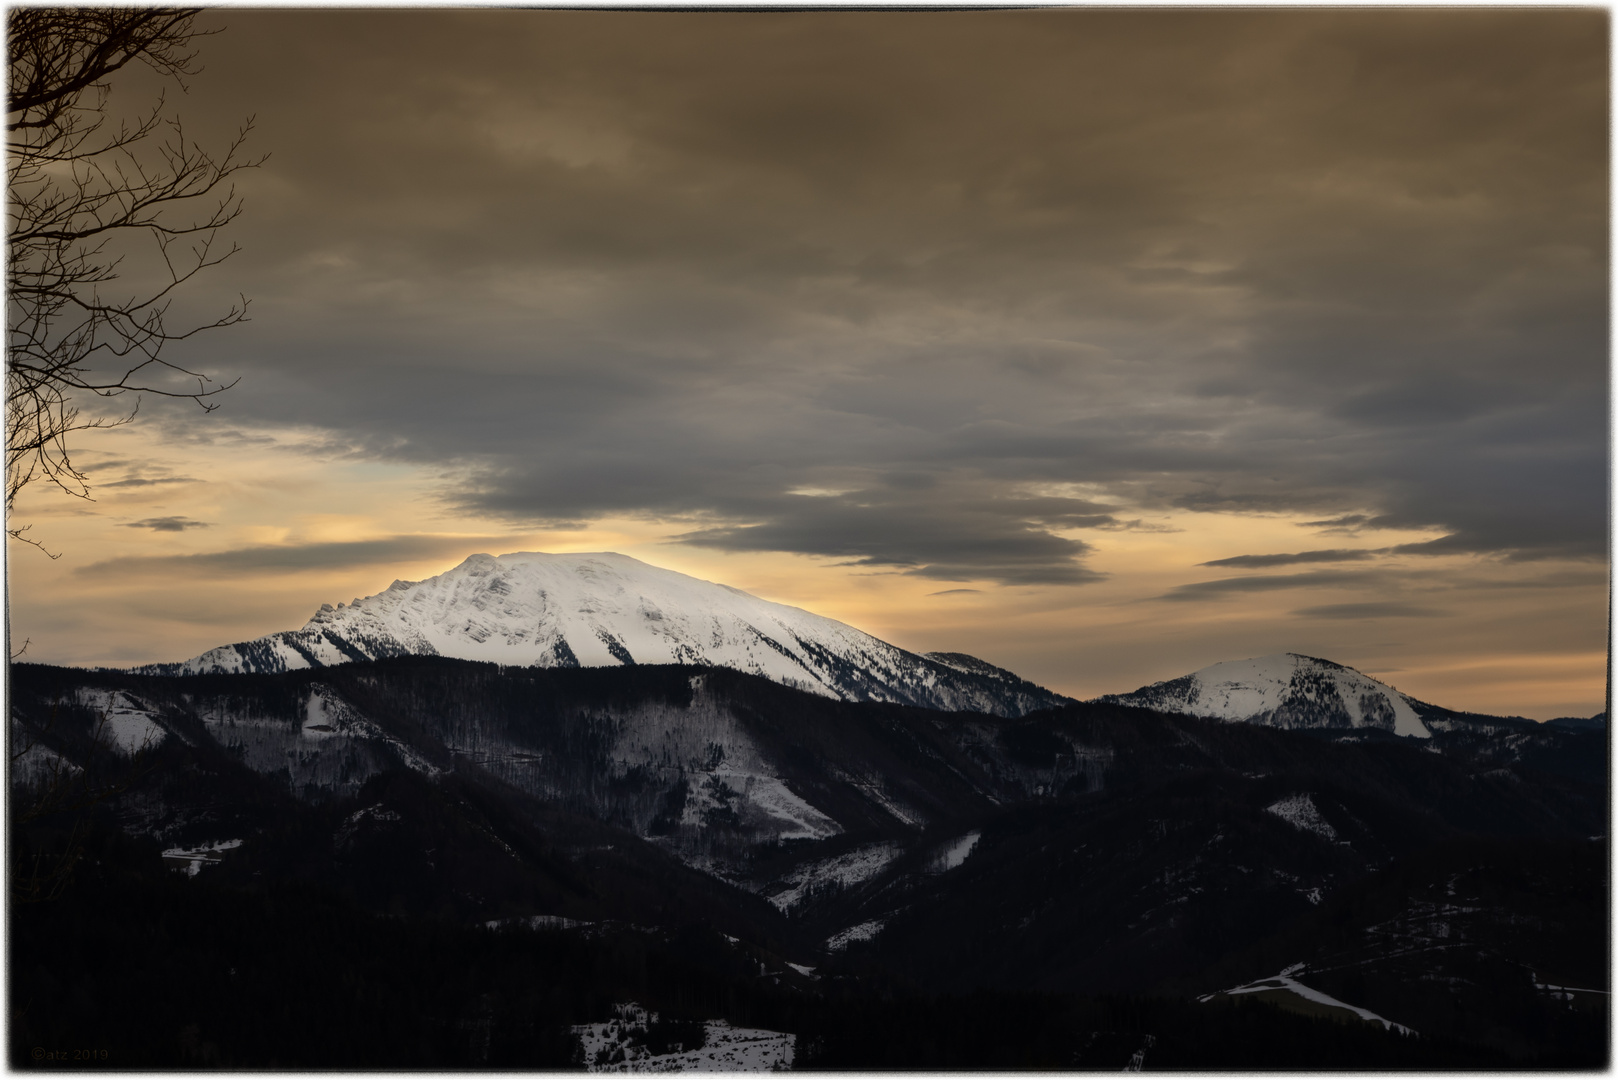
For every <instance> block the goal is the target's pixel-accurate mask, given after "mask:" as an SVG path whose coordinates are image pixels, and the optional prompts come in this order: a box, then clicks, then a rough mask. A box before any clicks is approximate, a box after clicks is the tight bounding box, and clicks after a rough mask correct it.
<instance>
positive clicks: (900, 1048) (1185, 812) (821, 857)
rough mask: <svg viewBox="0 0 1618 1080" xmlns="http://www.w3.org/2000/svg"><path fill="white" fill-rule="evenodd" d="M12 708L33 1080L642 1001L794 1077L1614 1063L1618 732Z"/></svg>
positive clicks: (264, 696) (345, 670) (424, 707)
mask: <svg viewBox="0 0 1618 1080" xmlns="http://www.w3.org/2000/svg"><path fill="white" fill-rule="evenodd" d="M11 700H12V709H13V742H14V748H15V750H16V751H20V754H19V756H18V757H17V759H16V761H15V762H14V767H13V793H12V799H13V814H12V840H13V847H12V855H13V866H12V872H13V899H14V901H18V900H22V901H28V902H14V904H13V909H12V927H11V929H12V936H11V940H12V941H13V942H14V943H16V944H15V946H14V950H13V965H12V971H11V979H12V984H11V991H12V993H11V1001H12V1003H13V1005H12V1008H13V1015H12V1029H11V1030H12V1045H11V1052H12V1060H13V1062H14V1063H16V1064H18V1065H20V1066H27V1065H28V1064H29V1063H30V1059H29V1055H30V1054H32V1053H33V1047H34V1046H40V1047H46V1048H51V1047H58V1046H72V1045H77V1044H80V1043H82V1044H84V1045H86V1046H92V1047H94V1046H106V1047H111V1046H117V1047H121V1048H122V1049H121V1050H120V1051H119V1052H120V1053H121V1054H123V1055H124V1056H123V1057H121V1058H120V1059H119V1060H120V1062H121V1063H123V1064H125V1065H128V1066H137V1065H140V1066H149V1067H178V1066H183V1065H186V1064H193V1065H215V1066H220V1067H270V1066H281V1067H292V1068H296V1067H328V1068H339V1067H365V1066H374V1067H411V1066H419V1067H452V1066H455V1065H486V1066H490V1067H493V1066H497V1065H510V1066H512V1067H534V1068H538V1067H566V1066H567V1065H568V1063H569V1062H570V1061H572V1060H573V1058H572V1055H573V1054H574V1053H575V1051H576V1050H577V1042H576V1040H575V1039H574V1038H573V1037H572V1035H571V1034H570V1031H569V1028H570V1026H571V1025H574V1024H582V1023H586V1022H594V1021H600V1020H604V1019H606V1018H607V1016H608V1011H609V1010H610V1009H611V1007H612V1006H613V1005H614V1004H617V1003H622V1002H626V1001H637V1002H639V1003H640V1004H641V1005H643V1006H646V1007H647V1008H651V1009H653V1010H656V1011H660V1012H662V1013H663V1014H665V1019H664V1020H663V1021H659V1023H668V1024H687V1025H688V1026H687V1027H686V1028H680V1029H679V1030H680V1031H689V1030H694V1029H691V1028H690V1027H689V1024H690V1023H691V1022H694V1021H696V1020H714V1019H718V1018H726V1019H729V1020H730V1021H731V1022H732V1023H733V1024H737V1025H741V1026H755V1027H761V1028H767V1029H770V1030H775V1031H784V1032H790V1033H792V1034H793V1035H795V1036H796V1037H797V1058H796V1059H795V1062H794V1064H795V1067H798V1068H803V1067H816V1066H819V1067H826V1068H843V1067H847V1068H856V1067H857V1068H888V1067H899V1066H902V1065H908V1066H910V1067H925V1068H949V1067H962V1068H972V1067H975V1068H1002V1067H1003V1068H1013V1067H1041V1068H1071V1067H1078V1068H1086V1067H1094V1068H1109V1069H1118V1068H1122V1067H1123V1066H1124V1065H1125V1064H1127V1063H1129V1062H1130V1061H1131V1060H1132V1059H1133V1058H1135V1057H1136V1056H1141V1062H1143V1063H1144V1067H1146V1068H1153V1067H1170V1066H1171V1065H1172V1066H1173V1067H1177V1068H1190V1067H1208V1068H1225V1067H1229V1068H1261V1067H1286V1068H1301V1067H1343V1068H1349V1067H1353V1068H1360V1067H1364V1068H1373V1067H1383V1066H1387V1067H1408V1068H1417V1067H1468V1068H1472V1067H1476V1068H1488V1067H1510V1066H1520V1067H1539V1066H1549V1065H1566V1066H1572V1065H1584V1066H1588V1065H1591V1064H1598V1063H1599V1062H1601V1061H1604V1060H1605V1054H1606V1036H1605V1030H1606V1029H1605V1017H1606V1009H1607V998H1606V995H1605V991H1606V990H1608V989H1609V987H1608V986H1607V983H1606V981H1605V980H1606V974H1605V973H1606V967H1605V963H1604V961H1603V962H1600V963H1596V962H1594V961H1593V960H1592V959H1591V958H1594V957H1605V955H1606V948H1607V943H1606V921H1605V916H1606V911H1607V903H1608V901H1607V881H1608V879H1607V865H1608V864H1607V844H1606V840H1605V837H1604V834H1605V831H1606V824H1605V822H1606V797H1607V793H1606V783H1605V774H1604V771H1601V772H1599V773H1597V772H1596V771H1595V769H1594V768H1593V766H1592V765H1591V760H1593V759H1599V760H1604V758H1603V757H1601V755H1603V754H1604V752H1605V737H1606V736H1605V732H1604V730H1601V729H1597V730H1588V729H1576V728H1569V727H1567V726H1563V727H1557V728H1531V729H1530V728H1522V727H1520V726H1517V725H1511V724H1505V725H1503V726H1502V730H1504V731H1505V732H1506V735H1505V736H1503V737H1500V738H1497V739H1494V740H1492V741H1491V740H1490V738H1489V737H1488V729H1487V727H1486V726H1484V725H1480V724H1476V723H1474V724H1472V725H1471V726H1469V727H1466V728H1464V729H1462V730H1460V731H1459V733H1458V734H1456V733H1450V732H1443V731H1441V732H1439V733H1437V734H1436V735H1435V737H1434V738H1433V739H1431V740H1415V739H1406V738H1399V737H1396V736H1393V735H1390V734H1386V733H1382V732H1371V733H1367V732H1360V731H1339V732H1297V731H1286V730H1277V729H1273V728H1265V727H1256V726H1249V725H1243V724H1231V723H1223V722H1219V721H1212V720H1198V719H1194V718H1188V717H1184V716H1172V715H1166V714H1161V713H1155V712H1151V711H1149V710H1144V709H1137V708H1129V707H1125V706H1120V705H1103V704H1074V705H1070V706H1066V707H1063V708H1059V709H1052V710H1047V711H1044V712H1039V713H1034V714H1031V715H1030V716H1027V717H1023V718H1019V719H1006V718H1001V717H990V716H984V715H980V714H969V713H944V712H938V711H934V710H926V709H916V708H909V707H903V706H896V705H883V704H874V703H858V704H856V703H846V702H838V701H834V700H830V699H827V698H823V697H817V696H814V695H810V694H805V693H800V692H797V691H794V690H791V689H788V688H785V687H782V686H779V685H776V684H774V683H770V682H768V681H766V680H763V679H760V678H755V677H751V676H746V675H742V674H739V673H735V672H729V671H725V670H723V669H712V668H691V667H652V666H641V667H633V668H620V669H573V670H534V669H502V668H499V667H496V666H494V665H487V664H475V663H470V662H464V661H452V660H445V659H442V658H431V657H428V658H420V657H407V658H397V659H393V660H386V661H379V662H375V663H365V664H359V663H356V664H349V665H344V666H341V667H338V668H331V669H325V670H320V671H304V672H289V673H282V674H276V675H231V676H192V677H183V678H175V677H161V676H134V675H128V674H120V673H87V672H82V671H72V670H67V669H58V668H48V667H42V666H36V665H16V666H14V667H13V670H12V695H11ZM1592 777H1596V780H1597V781H1598V782H1593V781H1592ZM66 796H71V797H66ZM30 883H32V884H30ZM35 886H41V887H35ZM53 953H56V954H58V956H59V958H60V963H58V962H56V961H54V960H53V959H52V954H53ZM1278 972H1286V973H1288V974H1284V975H1278V974H1277V973H1278ZM143 980H145V981H146V983H145V984H146V985H147V986H149V987H152V988H156V989H154V990H153V991H151V992H142V991H141V990H140V989H139V987H141V986H142V984H143V983H142V981H143ZM1265 980H1269V981H1268V982H1266V981H1265ZM1294 987H1302V988H1303V989H1302V990H1298V989H1294ZM158 991H160V992H158ZM1311 994H1312V995H1315V997H1310V996H1309V995H1311ZM1322 1001H1324V1002H1326V1003H1327V1004H1322ZM1331 1003H1335V1004H1331ZM1356 1010H1357V1012H1356ZM1366 1016H1371V1017H1374V1018H1375V1019H1369V1020H1368V1019H1365V1017H1366ZM951 1017H953V1018H954V1019H953V1020H950V1019H949V1018H951ZM989 1018H994V1020H993V1022H992V1023H991V1022H990V1019H989ZM1384 1021H1386V1023H1384ZM1392 1024H1397V1025H1399V1026H1400V1028H1407V1029H1413V1030H1414V1031H1415V1032H1416V1033H1418V1035H1419V1037H1417V1036H1407V1035H1401V1034H1400V1033H1399V1029H1398V1028H1392V1027H1390V1026H1389V1025H1392ZM654 1028H655V1030H653V1031H651V1033H650V1034H644V1033H643V1034H637V1035H635V1038H645V1039H651V1040H652V1043H655V1044H656V1045H658V1046H663V1045H665V1044H667V1045H673V1044H674V1043H676V1042H678V1040H677V1039H674V1036H673V1035H671V1034H669V1032H672V1031H674V1030H675V1029H674V1028H668V1029H666V1030H665V1029H664V1028H661V1027H656V1025H654ZM340 1032H346V1035H344V1036H339V1034H338V1033H340ZM660 1032H661V1034H659V1033H660ZM1243 1033H1245V1034H1243ZM1238 1035H1241V1036H1242V1037H1238ZM98 1040H99V1041H98ZM1148 1040H1149V1041H1148ZM687 1041H689V1039H688V1040H687ZM646 1045H651V1044H646ZM682 1045H683V1044H682ZM579 1064H581V1065H582V1064H586V1063H583V1062H580V1063H579ZM1137 1064H1140V1062H1137Z"/></svg>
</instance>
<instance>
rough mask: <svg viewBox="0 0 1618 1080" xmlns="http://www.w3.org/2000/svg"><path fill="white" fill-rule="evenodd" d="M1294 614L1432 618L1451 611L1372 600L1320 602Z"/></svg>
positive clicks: (1300, 609) (1323, 617)
mask: <svg viewBox="0 0 1618 1080" xmlns="http://www.w3.org/2000/svg"><path fill="white" fill-rule="evenodd" d="M1292 614H1294V615H1299V616H1302V617H1304V618H1308V619H1430V618H1435V617H1437V616H1441V615H1447V614H1449V612H1447V611H1443V610H1441V609H1439V608H1432V607H1422V606H1420V605H1419V604H1401V603H1398V602H1397V601H1380V602H1378V601H1372V602H1370V603H1365V604H1320V605H1318V606H1316V607H1306V608H1298V609H1297V610H1296V611H1294V612H1293V613H1292Z"/></svg>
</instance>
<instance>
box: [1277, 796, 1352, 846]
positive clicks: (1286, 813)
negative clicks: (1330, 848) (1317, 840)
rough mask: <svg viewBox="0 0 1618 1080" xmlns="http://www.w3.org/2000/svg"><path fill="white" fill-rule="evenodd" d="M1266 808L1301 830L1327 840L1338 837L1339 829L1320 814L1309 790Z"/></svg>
mask: <svg viewBox="0 0 1618 1080" xmlns="http://www.w3.org/2000/svg"><path fill="white" fill-rule="evenodd" d="M1264 809H1265V811H1266V812H1267V813H1271V814H1274V815H1275V816H1276V817H1278V818H1280V819H1281V820H1282V821H1284V822H1286V823H1287V824H1288V825H1291V826H1292V827H1293V828H1294V829H1297V830H1299V831H1300V832H1312V833H1314V834H1315V835H1316V836H1319V837H1322V838H1324V839H1326V840H1332V841H1335V840H1336V839H1337V830H1336V829H1334V828H1332V827H1331V823H1330V822H1328V821H1327V820H1326V819H1325V818H1323V817H1321V816H1320V809H1319V808H1318V807H1317V806H1315V801H1314V799H1312V798H1310V796H1309V794H1308V793H1307V792H1303V793H1300V794H1296V795H1288V796H1287V797H1286V798H1284V799H1281V800H1279V801H1278V802H1273V803H1271V804H1270V805H1269V806H1266V807H1265V808H1264Z"/></svg>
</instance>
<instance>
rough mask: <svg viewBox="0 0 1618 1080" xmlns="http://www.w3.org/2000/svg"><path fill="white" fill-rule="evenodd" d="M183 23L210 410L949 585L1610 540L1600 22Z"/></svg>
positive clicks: (485, 18)
mask: <svg viewBox="0 0 1618 1080" xmlns="http://www.w3.org/2000/svg"><path fill="white" fill-rule="evenodd" d="M210 18H212V19H215V20H217V21H218V22H219V23H222V24H225V25H228V27H229V29H228V31H227V32H226V33H225V34H223V35H221V36H220V37H218V38H215V39H212V40H210V41H209V42H208V43H207V46H206V55H205V59H206V61H207V64H208V67H209V70H208V72H207V73H206V74H205V80H206V81H205V83H204V84H203V85H205V86H206V87H207V89H208V93H207V94H206V95H199V94H193V95H192V97H191V98H190V99H187V100H186V101H185V102H184V109H185V110H186V115H187V116H188V117H195V118H197V119H199V120H206V121H207V122H208V123H210V124H212V125H215V126H216V127H221V126H223V125H225V124H227V123H229V122H231V121H233V120H235V119H239V117H240V115H241V114H242V113H244V112H247V111H256V113H257V115H258V130H257V132H256V134H255V142H256V143H258V144H259V145H260V146H261V147H262V148H263V149H265V150H269V151H271V152H272V154H273V156H272V158H271V160H270V162H269V163H268V164H267V165H266V166H265V168H264V169H263V170H262V174H261V175H259V176H256V177H254V178H253V179H252V180H251V182H250V187H249V203H248V213H247V214H246V215H245V216H244V217H243V219H242V221H241V224H240V228H239V230H238V239H239V240H240V242H241V243H242V244H243V246H244V249H245V251H246V254H245V255H244V256H243V257H242V258H241V259H239V260H238V261H237V263H235V264H234V265H233V267H232V273H231V274H230V275H228V277H229V280H228V281H226V280H225V277H226V276H227V275H220V276H219V284H220V286H221V287H229V288H231V289H240V290H242V291H246V292H247V293H248V294H249V295H251V296H252V297H253V298H254V309H253V314H254V318H255V322H254V323H253V324H252V326H251V327H244V328H242V329H241V330H240V331H239V332H235V336H234V337H233V338H232V339H231V340H230V342H229V350H228V352H226V353H212V354H210V355H211V356H213V357H214V358H215V359H217V360H219V366H220V368H221V369H222V370H228V371H229V373H231V374H235V373H240V374H243V375H244V376H245V378H244V381H243V383H242V386H241V387H240V388H239V389H238V390H235V391H232V393H231V400H230V402H229V408H228V411H227V412H226V413H221V414H220V417H221V418H224V419H227V420H228V422H230V423H234V424H252V423H287V422H294V423H300V424H308V425H316V426H319V427H324V428H327V429H330V430H331V431H332V432H334V433H336V434H335V436H334V437H339V438H341V439H343V440H346V441H348V442H349V443H351V444H352V446H353V447H354V449H355V450H356V452H358V453H360V454H362V455H370V456H375V457H378V458H383V459H389V460H400V461H408V462H417V463H424V464H431V465H433V466H435V467H439V468H442V469H443V470H444V476H445V481H444V486H443V491H442V497H443V499H444V500H446V501H447V502H448V504H450V505H452V506H457V507H460V508H463V509H464V510H465V511H467V512H468V513H473V514H478V515H493V516H494V517H496V518H497V519H499V520H504V521H507V522H510V523H513V524H516V525H523V524H535V523H557V522H569V521H573V522H579V521H587V520H590V519H592V518H595V517H598V516H600V515H603V514H613V513H616V514H621V513H626V512H627V513H632V514H647V515H655V516H658V517H661V518H664V519H667V520H670V521H673V522H675V525H674V526H673V527H672V528H673V532H674V533H677V534H678V535H680V536H681V537H682V538H683V540H684V541H685V542H687V543H695V544H703V545H710V546H714V547H718V548H723V549H727V550H759V551H784V552H800V553H809V554H815V555H824V556H831V557H836V558H840V559H846V560H848V561H849V562H850V563H852V564H855V565H859V566H867V567H876V568H886V569H892V570H895V571H899V572H903V573H909V574H917V575H921V576H924V577H928V578H932V579H937V580H940V581H987V582H999V583H1002V584H1049V585H1082V584H1083V583H1085V582H1086V581H1087V580H1091V579H1093V577H1094V573H1093V572H1092V571H1091V570H1089V569H1088V568H1087V567H1086V552H1087V550H1088V545H1087V542H1086V541H1085V540H1084V539H1082V537H1083V536H1085V535H1091V534H1089V533H1087V532H1086V530H1097V529H1111V530H1119V529H1124V528H1127V527H1128V525H1129V522H1130V521H1131V520H1132V519H1133V518H1134V517H1135V516H1137V515H1138V513H1139V512H1140V511H1141V510H1143V509H1145V510H1150V509H1152V508H1169V507H1179V508H1185V509H1192V510H1208V511H1235V512H1246V511H1257V512H1279V511H1284V512H1291V513H1304V514H1310V515H1315V516H1317V517H1318V518H1319V519H1320V520H1321V521H1322V523H1323V527H1324V525H1325V524H1327V523H1329V522H1330V521H1331V520H1332V519H1334V518H1340V519H1342V521H1343V522H1344V523H1345V524H1342V525H1340V526H1338V531H1339V533H1348V534H1351V533H1356V532H1358V533H1365V532H1366V531H1367V530H1375V529H1376V528H1378V527H1383V528H1386V527H1399V528H1410V527H1422V528H1428V529H1431V530H1433V531H1435V532H1437V533H1439V534H1442V535H1443V536H1444V539H1442V540H1440V541H1437V542H1436V543H1434V544H1432V545H1430V546H1429V547H1426V548H1407V549H1406V551H1408V552H1414V553H1418V554H1419V553H1424V552H1425V553H1432V554H1442V553H1457V552H1470V553H1482V554H1489V555H1499V556H1505V557H1508V558H1512V559H1540V558H1544V557H1553V556H1554V557H1567V556H1572V557H1581V558H1590V559H1599V558H1602V557H1604V554H1605V551H1606V499H1605V490H1606V487H1605V485H1606V480H1605V477H1606V439H1605V424H1606V392H1605V385H1606V373H1607V368H1606V318H1607V310H1606V307H1607V283H1606V281H1607V279H1606V258H1607V256H1606V250H1605V240H1606V195H1607V166H1606V137H1607V136H1606V109H1607V97H1606V75H1607V73H1606V40H1605V39H1606V16H1605V14H1604V13H1601V12H1597V11H1569V10H1545V9H1541V10H1526V11H1509V10H1442V11H1426V12H1417V11H1403V10H1397V9H1382V10H1374V11H1318V10H1317V11H1309V10H1304V11H1246V12H1242V11H1217V10H1215V11H1192V10H1181V11H1167V10H1165V11H1134V12H1127V11H1124V12H1120V11H1099V10H1093V11H1042V12H960V13H944V12H935V13H925V14H910V13H837V14H786V13H771V14H734V13H730V14H680V13H657V14H647V13H632V12H537V11H534V12H496V11H417V12H377V11H367V12H334V11H303V12H292V11H278V12H276V11H272V12H250V11H234V12H227V13H223V14H215V15H211V16H210ZM198 299H202V298H201V297H198ZM148 527H151V528H168V527H171V526H168V525H149V526H148ZM1328 531H1329V530H1328ZM1328 543H1330V541H1328ZM1252 554H1253V555H1254V556H1263V557H1265V558H1264V559H1263V560H1258V561H1255V560H1248V561H1246V562H1235V561H1232V560H1225V561H1224V563H1223V565H1225V566H1227V567H1231V568H1234V567H1237V566H1245V567H1249V568H1253V567H1263V566H1280V565H1286V564H1288V563H1307V562H1317V561H1318V562H1325V561H1336V560H1337V559H1338V557H1339V555H1341V553H1340V552H1336V551H1334V550H1332V549H1330V548H1326V547H1322V548H1320V549H1319V550H1313V551H1304V552H1302V553H1298V554H1281V553H1272V552H1262V551H1259V552H1253V553H1252ZM1272 556H1275V557H1272ZM1342 558H1344V559H1357V560H1361V561H1362V562H1363V561H1364V559H1363V556H1360V555H1357V554H1356V555H1342ZM1331 572H1332V573H1338V574H1350V573H1357V572H1360V571H1359V570H1355V569H1351V568H1344V569H1342V570H1334V571H1331ZM1247 587H1250V586H1247V585H1246V584H1242V583H1239V581H1238V582H1233V583H1232V584H1230V585H1229V586H1224V588H1229V589H1240V588H1247Z"/></svg>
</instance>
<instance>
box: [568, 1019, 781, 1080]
mask: <svg viewBox="0 0 1618 1080" xmlns="http://www.w3.org/2000/svg"><path fill="white" fill-rule="evenodd" d="M613 1011H614V1013H615V1014H616V1015H615V1017H614V1018H613V1019H612V1020H609V1021H607V1022H605V1023H599V1024H578V1025H575V1026H574V1028H573V1034H574V1035H576V1036H578V1038H579V1042H580V1045H581V1046H582V1047H583V1049H584V1065H585V1071H587V1072H592V1073H664V1072H715V1073H729V1072H785V1071H786V1070H788V1069H790V1068H791V1067H792V1059H793V1056H794V1054H795V1052H796V1050H797V1041H798V1037H797V1036H796V1035H792V1034H790V1033H788V1032H783V1031H766V1030H764V1029H763V1028H738V1027H731V1026H730V1023H729V1022H728V1021H725V1020H708V1021H706V1022H704V1024H703V1033H704V1038H703V1045H702V1046H701V1047H700V1048H698V1049H696V1050H681V1051H678V1052H671V1053H666V1054H653V1053H652V1052H651V1051H650V1050H648V1049H647V1048H646V1047H645V1046H644V1045H639V1044H638V1043H639V1039H640V1037H641V1036H643V1035H644V1033H645V1029H646V1027H647V1026H648V1025H650V1024H654V1023H656V1022H657V1019H658V1016H657V1014H656V1013H654V1012H649V1011H647V1010H646V1009H643V1008H641V1007H640V1006H639V1005H636V1004H634V1003H632V1002H631V1003H628V1004H625V1005H615V1006H613Z"/></svg>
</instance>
